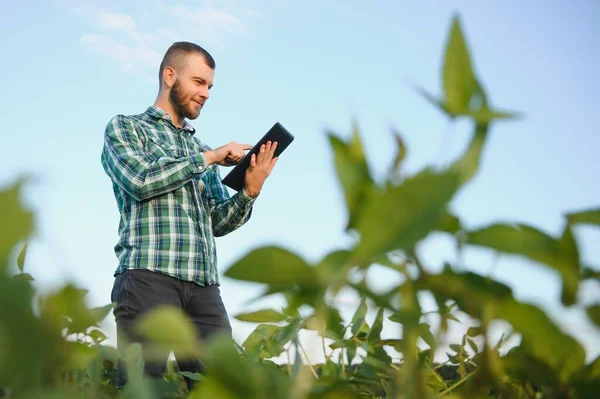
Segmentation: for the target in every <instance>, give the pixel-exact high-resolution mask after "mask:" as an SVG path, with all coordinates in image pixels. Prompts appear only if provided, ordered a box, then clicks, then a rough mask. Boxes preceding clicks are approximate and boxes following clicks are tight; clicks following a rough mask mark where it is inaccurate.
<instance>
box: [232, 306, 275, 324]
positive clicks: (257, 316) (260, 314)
mask: <svg viewBox="0 0 600 399" xmlns="http://www.w3.org/2000/svg"><path fill="white" fill-rule="evenodd" d="M235 318H236V319H238V320H240V321H249V322H252V323H269V322H273V323H276V322H279V321H284V320H285V319H286V316H285V315H284V314H282V313H279V312H277V311H275V310H272V309H263V310H257V311H256V312H249V313H242V314H239V315H237V316H235Z"/></svg>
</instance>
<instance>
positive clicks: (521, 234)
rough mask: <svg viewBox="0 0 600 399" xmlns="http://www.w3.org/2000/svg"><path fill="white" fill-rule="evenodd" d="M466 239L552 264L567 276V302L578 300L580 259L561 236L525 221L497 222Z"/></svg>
mask: <svg viewBox="0 0 600 399" xmlns="http://www.w3.org/2000/svg"><path fill="white" fill-rule="evenodd" d="M465 241H466V242H467V243H468V244H470V245H478V246H484V247H488V248H493V249H496V250H498V251H502V252H507V253H511V254H516V255H521V256H525V257H527V258H529V259H531V260H534V261H537V262H540V263H543V264H545V265H548V266H551V267H552V268H553V269H555V270H557V271H558V272H559V273H560V274H561V276H562V279H563V292H562V301H563V303H564V304H566V305H572V304H573V303H574V302H575V298H576V295H577V290H578V288H579V275H580V271H579V264H578V259H577V258H575V257H574V254H573V251H572V250H571V249H570V250H565V246H564V245H561V243H560V242H559V241H558V240H556V239H554V238H552V237H550V236H548V235H547V234H545V233H543V232H542V231H540V230H538V229H536V228H534V227H531V226H528V225H525V224H517V225H515V226H512V225H507V224H495V225H491V226H488V227H484V228H482V229H479V230H476V231H471V232H468V233H467V235H466V239H465Z"/></svg>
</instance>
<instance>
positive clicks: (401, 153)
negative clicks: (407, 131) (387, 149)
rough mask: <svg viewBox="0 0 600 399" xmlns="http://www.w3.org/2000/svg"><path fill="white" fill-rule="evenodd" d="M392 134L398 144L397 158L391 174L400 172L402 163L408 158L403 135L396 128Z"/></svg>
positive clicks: (391, 168)
mask: <svg viewBox="0 0 600 399" xmlns="http://www.w3.org/2000/svg"><path fill="white" fill-rule="evenodd" d="M392 134H393V136H394V141H395V142H396V147H397V150H396V157H395V158H394V162H393V163H392V165H391V167H390V171H389V173H390V174H393V173H398V172H400V166H401V165H402V162H403V161H404V159H405V158H406V144H405V143H404V140H403V139H402V135H401V134H400V132H399V131H398V129H396V128H394V129H393V130H392Z"/></svg>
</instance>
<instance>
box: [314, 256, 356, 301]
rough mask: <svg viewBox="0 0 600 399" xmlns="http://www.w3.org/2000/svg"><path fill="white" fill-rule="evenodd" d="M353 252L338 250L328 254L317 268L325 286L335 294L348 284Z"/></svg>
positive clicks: (319, 277) (317, 272)
mask: <svg viewBox="0 0 600 399" xmlns="http://www.w3.org/2000/svg"><path fill="white" fill-rule="evenodd" d="M350 255H351V252H350V251H348V250H336V251H333V252H330V253H329V254H327V255H326V256H325V257H324V258H323V259H322V260H321V262H320V263H319V264H318V265H317V266H315V272H316V274H317V276H318V279H319V281H321V283H322V284H323V285H326V286H329V287H330V288H331V289H332V290H333V291H334V293H335V292H337V290H339V289H341V288H342V286H344V285H345V284H346V282H347V278H346V277H347V273H348V270H349V269H350V266H351V265H350V263H349V262H348V261H349V259H350Z"/></svg>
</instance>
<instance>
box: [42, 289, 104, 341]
mask: <svg viewBox="0 0 600 399" xmlns="http://www.w3.org/2000/svg"><path fill="white" fill-rule="evenodd" d="M87 293H88V290H86V289H80V288H77V287H75V286H74V285H72V284H68V285H66V286H64V287H63V288H62V289H60V290H59V291H57V292H55V293H52V294H50V295H48V296H47V297H46V298H45V299H44V303H43V308H42V317H43V318H44V319H45V320H47V321H48V322H49V323H50V324H52V325H53V326H55V327H57V328H63V327H65V320H64V317H67V318H69V320H68V323H67V325H66V326H67V327H68V334H74V333H85V332H86V331H87V330H88V329H89V328H90V327H98V323H99V322H101V321H102V320H103V319H104V318H105V317H106V315H107V314H108V312H109V311H110V310H111V309H112V305H106V306H102V307H97V308H93V309H89V308H88V307H87V305H86V303H85V297H86V295H87Z"/></svg>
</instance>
